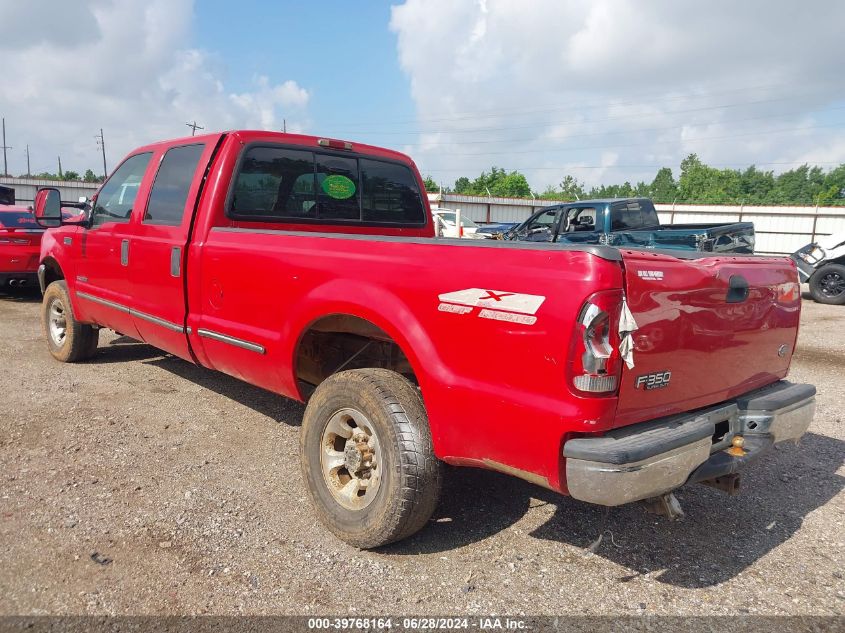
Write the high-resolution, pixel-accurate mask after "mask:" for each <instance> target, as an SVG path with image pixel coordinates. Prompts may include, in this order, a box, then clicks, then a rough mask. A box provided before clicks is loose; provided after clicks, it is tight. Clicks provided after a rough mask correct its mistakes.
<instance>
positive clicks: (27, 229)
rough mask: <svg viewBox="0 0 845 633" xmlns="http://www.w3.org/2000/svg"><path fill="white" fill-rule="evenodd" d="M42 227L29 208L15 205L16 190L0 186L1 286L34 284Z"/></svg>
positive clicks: (15, 286) (36, 282)
mask: <svg viewBox="0 0 845 633" xmlns="http://www.w3.org/2000/svg"><path fill="white" fill-rule="evenodd" d="M43 234H44V229H43V228H41V227H40V226H39V225H38V223H37V222H36V221H35V217H34V216H33V215H32V211H30V210H29V209H27V208H25V207H19V206H15V191H14V189H12V188H10V187H2V186H0V289H1V288H21V287H26V286H31V287H36V286H37V285H38V279H37V277H36V271H37V270H38V262H39V253H40V252H41V236H42V235H43Z"/></svg>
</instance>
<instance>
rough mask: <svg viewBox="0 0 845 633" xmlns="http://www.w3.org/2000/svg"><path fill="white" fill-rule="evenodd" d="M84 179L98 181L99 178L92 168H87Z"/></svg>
mask: <svg viewBox="0 0 845 633" xmlns="http://www.w3.org/2000/svg"><path fill="white" fill-rule="evenodd" d="M82 180H84V181H85V182H98V181H99V178H97V176H96V175H95V174H94V172H93V171H92V170H91V169H86V170H85V175H84V176H83V177H82Z"/></svg>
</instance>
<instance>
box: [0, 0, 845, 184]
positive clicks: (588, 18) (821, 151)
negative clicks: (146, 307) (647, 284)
mask: <svg viewBox="0 0 845 633" xmlns="http://www.w3.org/2000/svg"><path fill="white" fill-rule="evenodd" d="M820 16H823V19H820ZM36 23H37V24H38V29H36V30H33V28H32V25H33V24H36ZM842 24H845V3H842V2H838V3H831V2H829V1H825V0H803V1H802V2H801V3H800V4H798V3H795V2H792V1H789V0H743V2H735V0H710V1H709V2H699V3H693V2H677V0H649V1H648V2H641V1H640V0H530V1H529V2H526V0H393V3H391V2H388V1H385V0H359V1H358V2H354V1H351V0H350V1H346V2H341V1H340V0H317V1H312V2H293V1H290V0H288V1H272V2H271V1H269V0H267V1H265V2H258V1H257V0H241V1H240V2H232V1H225V2H224V1H223V0H64V1H63V2H55V1H54V0H27V1H26V2H23V1H20V0H0V59H2V60H3V81H2V82H0V114H1V115H2V116H4V117H5V119H6V127H7V143H8V145H10V146H12V147H13V149H11V150H9V170H10V171H11V172H12V173H15V174H21V173H25V170H26V157H25V152H24V149H25V148H26V147H27V146H29V149H30V154H31V158H32V171H33V173H38V172H40V171H55V170H56V163H57V156H59V155H60V156H61V158H62V164H63V165H64V168H65V169H66V170H67V169H72V170H76V171H79V172H84V171H85V169H87V168H96V169H97V171H98V173H99V171H101V166H102V160H101V156H100V153H99V148H98V147H97V144H96V142H95V140H94V137H95V135H97V134H98V133H99V131H100V129H101V128H102V129H103V130H104V132H105V136H106V145H107V153H108V159H109V164H110V165H112V166H113V165H114V164H115V163H116V162H117V161H118V160H119V159H120V158H121V157H123V156H125V155H126V154H127V153H128V152H129V151H131V150H132V149H133V148H135V147H138V146H140V145H143V144H146V143H149V142H151V141H154V140H161V139H168V138H174V137H179V136H182V135H185V134H187V133H188V132H189V131H188V129H187V128H186V127H185V122H187V121H192V120H196V121H197V122H198V123H199V124H200V125H202V126H204V127H205V129H206V130H209V131H211V130H226V129H239V128H240V129H243V128H249V129H256V128H263V129H272V130H280V129H281V127H282V121H283V119H286V120H287V121H288V129H289V131H296V130H301V131H305V132H307V133H311V134H315V135H320V136H332V137H337V138H343V139H346V140H351V141H361V142H368V143H372V144H375V145H383V146H385V147H390V148H392V149H397V150H400V151H404V152H406V153H408V154H409V155H410V156H411V157H412V158H413V159H414V160H415V161H416V163H417V165H418V166H419V167H420V169H421V171H422V172H423V173H424V174H431V175H432V176H434V177H435V179H436V180H438V181H441V182H443V183H445V184H447V185H449V184H451V183H452V182H454V180H455V179H456V178H457V177H459V176H468V177H471V178H474V177H476V176H477V175H478V174H479V173H480V172H481V171H482V170H489V169H490V167H491V166H493V165H496V166H498V167H502V168H505V169H507V170H519V171H521V172H523V173H524V174H525V175H526V177H527V178H528V181H529V183H530V184H531V186H532V187H533V189H534V190H535V191H543V189H545V188H546V186H547V185H556V184H557V183H559V182H561V180H562V179H563V178H564V176H566V175H573V176H575V177H576V178H577V179H578V180H580V181H582V182H585V183H586V184H588V185H593V184H598V183H608V184H609V183H620V182H624V181H626V180H627V181H630V182H637V181H639V180H646V181H650V180H651V179H652V178H653V177H654V174H655V173H656V171H657V169H659V168H660V167H661V166H668V167H670V168H672V169H673V170H674V171H675V174H676V175H677V173H678V166H679V164H680V162H681V160H682V159H683V158H684V157H685V156H687V155H688V154H690V153H692V152H695V153H697V154H698V155H699V156H700V157H701V159H702V160H703V161H705V162H707V163H708V164H711V165H714V166H719V167H734V168H742V167H745V166H747V165H750V164H755V165H757V166H758V167H761V168H763V169H771V170H774V171H776V172H777V171H783V170H785V169H790V168H792V167H795V166H797V165H800V164H801V163H803V162H807V163H810V164H818V165H821V166H823V167H825V168H830V167H831V166H833V165H835V164H838V163H841V162H845V107H843V106H844V105H845V82H843V81H842V68H841V66H842V59H845V38H843V37H842ZM806 42H812V45H803V44H800V43H806Z"/></svg>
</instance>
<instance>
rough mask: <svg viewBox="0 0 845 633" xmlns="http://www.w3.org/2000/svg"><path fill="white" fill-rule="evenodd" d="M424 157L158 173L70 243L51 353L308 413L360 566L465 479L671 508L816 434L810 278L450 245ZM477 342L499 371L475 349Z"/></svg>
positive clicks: (160, 163) (209, 144) (700, 263)
mask: <svg viewBox="0 0 845 633" xmlns="http://www.w3.org/2000/svg"><path fill="white" fill-rule="evenodd" d="M423 192H424V187H423V183H422V180H421V179H420V175H419V173H418V171H417V169H416V167H415V166H414V164H413V162H412V161H411V160H410V158H408V157H407V156H404V155H403V154H399V153H397V152H393V151H389V150H386V149H381V148H378V147H372V146H368V145H362V144H358V143H349V142H346V141H336V140H332V139H323V138H316V137H312V136H301V135H293V134H281V133H274V132H258V131H234V132H226V133H221V134H210V135H205V136H197V137H191V138H185V139H179V140H173V141H167V142H162V143H155V144H152V145H148V146H146V147H141V148H139V149H138V150H136V151H134V152H132V154H131V155H130V156H129V157H127V158H126V159H125V160H124V161H123V162H122V163H121V164H120V165H119V166H118V168H117V169H116V170H115V172H114V173H113V174H112V175H111V177H110V178H109V179H108V180H107V181H106V182H105V184H103V186H102V187H101V189H100V190H99V192H98V194H97V195H96V197H95V198H94V199H93V201H92V203H91V207H90V209H88V210H86V212H85V213H84V215H83V216H82V217H80V218H76V219H73V220H69V219H64V220H61V219H60V216H59V209H60V207H61V204H62V203H61V201H60V199H59V194H58V191H56V190H50V189H45V190H42V191H40V192H39V193H38V194H37V196H36V217H38V218H39V221H41V222H42V223H44V224H45V225H49V224H52V225H56V224H59V223H61V226H60V227H57V228H51V229H50V230H48V231H47V233H46V236H45V238H44V241H43V245H42V249H41V265H40V268H39V278H40V283H41V286H42V288H43V290H44V301H43V311H42V318H43V324H44V331H45V336H46V339H47V344H48V346H49V350H50V352H51V353H52V354H53V355H54V356H55V357H56V358H57V359H59V360H61V361H65V362H73V361H81V360H85V359H87V358H90V357H91V356H92V355H93V354H94V353H95V351H96V347H97V339H98V330H99V329H100V328H103V327H106V328H110V329H113V330H115V331H117V332H120V333H122V334H124V335H128V336H131V337H133V338H136V339H139V340H142V341H146V342H148V343H149V344H151V345H154V346H156V347H158V348H160V349H162V350H166V351H167V352H170V353H171V354H175V355H176V356H180V357H181V358H183V359H185V360H186V361H188V362H191V363H196V364H199V365H202V366H204V367H209V368H212V369H216V370H219V371H223V372H226V373H228V374H230V375H232V376H235V377H237V378H240V379H241V380H244V381H246V382H249V383H251V384H254V385H259V386H261V387H263V388H265V389H268V390H270V391H273V392H275V393H278V394H280V395H283V396H286V397H289V398H295V399H297V400H300V401H303V402H307V407H306V410H305V415H304V419H303V423H302V430H301V452H300V455H299V456H298V458H297V457H294V456H290V459H291V461H293V460H295V459H299V460H300V461H301V466H302V472H303V476H304V478H305V481H306V483H307V487H308V491H309V494H310V496H311V500H312V501H313V505H314V507H315V509H316V512H317V514H318V516H319V518H320V519H321V520H322V521H323V522H324V523H325V524H326V526H327V527H328V528H329V529H330V530H331V531H332V532H334V533H335V534H336V535H338V536H339V537H340V538H342V539H344V540H345V541H347V542H349V543H351V544H353V545H356V546H358V547H362V548H368V547H376V546H379V545H383V544H385V543H389V542H392V541H396V540H399V539H402V538H405V537H407V536H409V535H410V534H412V533H414V532H415V531H417V530H419V529H420V528H421V527H423V526H424V525H425V524H426V522H427V521H428V520H429V518H430V516H431V514H432V512H433V511H434V509H435V505H436V503H437V499H438V494H439V489H440V483H441V476H442V464H443V462H445V463H448V464H452V465H458V466H476V467H482V468H489V469H494V470H498V471H501V472H505V473H509V474H512V475H516V476H518V477H522V478H523V479H526V480H528V481H530V482H533V483H535V484H538V485H541V486H544V487H546V488H550V489H552V490H555V491H558V492H560V493H564V494H569V495H571V496H572V497H574V498H576V499H580V500H583V501H586V502H590V503H596V504H603V505H607V506H613V505H619V504H623V503H628V502H631V501H636V500H640V499H657V500H663V502H664V504H666V505H671V504H668V503H667V502H669V501H672V500H673V499H674V498H673V497H671V496H670V493H671V491H672V490H674V489H676V488H678V487H679V486H682V485H684V484H686V483H692V482H699V481H704V482H708V483H710V484H713V485H716V486H717V487H720V488H723V489H731V490H733V489H734V488H735V486H736V473H737V471H738V470H739V469H740V468H741V467H742V466H744V465H745V464H746V463H747V462H749V461H751V460H753V459H754V458H756V457H758V456H759V455H760V454H762V453H764V452H765V451H766V450H767V449H769V448H770V447H771V446H772V444H773V443H775V442H780V441H784V440H790V439H797V438H798V437H800V436H801V435H802V434H803V433H804V432H805V431H806V430H807V428H808V426H809V424H810V420H811V419H812V416H813V411H814V406H815V388H814V387H813V386H811V385H801V384H791V383H788V382H786V381H784V380H782V379H783V378H784V377H785V376H786V374H787V371H788V369H789V362H790V359H791V356H792V352H793V349H794V346H795V340H796V335H797V331H798V321H799V316H800V309H801V303H800V301H801V299H800V294H799V286H798V277H797V274H796V270H795V265H794V263H793V262H792V261H790V260H789V259H787V258H773V257H755V256H735V255H732V256H720V257H714V256H706V255H703V254H696V253H681V252H677V251H676V252H673V253H671V254H670V253H664V252H658V251H649V250H634V249H618V248H614V247H609V246H603V245H580V246H579V245H572V244H552V243H527V242H499V241H492V240H459V239H438V238H435V237H434V228H433V224H432V219H431V215H430V210H429V207H428V204H427V201H426V197H425V195H424V193H423ZM474 339H477V340H479V341H481V340H483V341H485V344H484V345H477V346H471V345H467V341H471V340H474Z"/></svg>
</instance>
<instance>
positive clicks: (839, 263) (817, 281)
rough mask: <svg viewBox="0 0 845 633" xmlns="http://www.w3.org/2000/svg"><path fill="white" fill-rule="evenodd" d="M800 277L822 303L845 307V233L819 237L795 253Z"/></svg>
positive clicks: (814, 296) (793, 255)
mask: <svg viewBox="0 0 845 633" xmlns="http://www.w3.org/2000/svg"><path fill="white" fill-rule="evenodd" d="M792 259H793V260H794V261H795V264H796V265H797V266H798V277H799V278H800V279H801V281H802V282H804V283H808V284H810V294H811V295H813V299H815V300H816V301H818V302H819V303H830V304H833V305H845V233H835V234H833V235H827V236H825V237H820V238H819V240H818V241H817V242H813V243H812V244H807V246H805V247H804V248H802V249H800V250H797V251H795V252H794V253H793V254H792Z"/></svg>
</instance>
